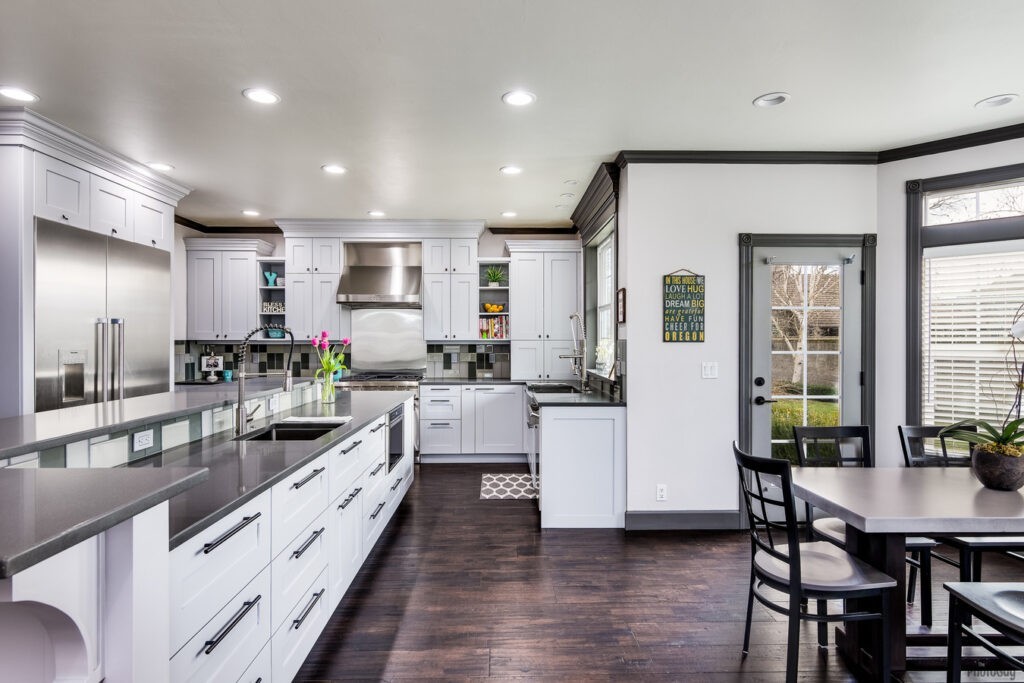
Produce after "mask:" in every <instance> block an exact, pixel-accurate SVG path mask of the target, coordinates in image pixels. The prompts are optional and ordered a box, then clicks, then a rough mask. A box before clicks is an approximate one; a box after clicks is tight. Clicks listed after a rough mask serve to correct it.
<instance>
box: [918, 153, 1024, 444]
mask: <svg viewBox="0 0 1024 683" xmlns="http://www.w3.org/2000/svg"><path fill="white" fill-rule="evenodd" d="M1017 178H1024V164H1012V165H1010V166H999V167H997V168H987V169H983V170H980V171H968V172H966V173H954V174H952V175H944V176H936V177H934V178H922V179H918V180H908V181H907V185H906V190H907V324H906V330H907V368H906V389H907V397H906V416H905V420H906V422H907V424H921V419H922V418H921V357H922V349H921V272H922V268H923V261H924V250H925V248H926V247H946V246H955V245H959V244H976V243H979V242H1002V241H1006V240H1015V239H1024V217H1022V216H1010V217H1007V218H994V219H991V220H985V221H965V222H963V223H946V224H944V225H929V226H926V225H925V224H924V196H925V195H926V194H927V193H929V192H937V191H943V190H955V189H958V188H964V189H968V188H970V187H975V186H978V185H987V184H990V183H999V182H1004V181H1007V180H1014V179H1017Z"/></svg>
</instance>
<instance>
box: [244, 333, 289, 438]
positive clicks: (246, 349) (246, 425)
mask: <svg viewBox="0 0 1024 683" xmlns="http://www.w3.org/2000/svg"><path fill="white" fill-rule="evenodd" d="M265 330H282V331H284V332H287V333H288V337H289V338H290V339H291V345H290V346H289V347H288V364H287V365H285V368H284V370H283V371H282V372H269V371H268V372H262V373H261V372H257V373H256V374H254V375H253V377H272V376H273V375H284V386H283V388H284V390H285V391H291V390H292V354H293V353H294V352H295V335H294V334H292V330H291V328H290V327H285V326H284V325H278V324H276V323H267V324H266V325H260V326H259V327H257V328H256V329H255V330H253V331H252V332H250V333H249V334H247V335H245V339H244V340H243V341H242V350H241V351H240V352H239V354H238V372H237V375H236V376H237V377H238V412H237V414H236V416H235V434H236V435H238V436H241V435H242V434H245V432H246V430H248V428H249V416H248V415H247V414H246V409H245V377H246V373H245V359H246V357H247V356H248V355H249V339H251V338H252V336H253V335H254V334H256V333H257V332H263V331H265ZM255 412H256V411H255V410H254V411H253V413H255Z"/></svg>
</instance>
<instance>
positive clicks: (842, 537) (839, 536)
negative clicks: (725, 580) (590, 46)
mask: <svg viewBox="0 0 1024 683" xmlns="http://www.w3.org/2000/svg"><path fill="white" fill-rule="evenodd" d="M812 526H813V527H814V530H815V531H817V532H818V533H819V534H820V535H821V536H824V537H825V538H826V539H827V540H829V541H831V542H832V543H835V544H836V545H838V546H839V547H841V548H845V547H846V522H844V521H843V520H841V519H839V518H838V517H821V518H819V519H816V520H814V522H813V523H812ZM1021 540H1022V541H1024V538H1022V539H1021ZM937 545H938V543H937V542H936V541H934V540H932V539H930V538H925V537H924V536H908V537H907V550H930V549H932V548H934V547H935V546H937Z"/></svg>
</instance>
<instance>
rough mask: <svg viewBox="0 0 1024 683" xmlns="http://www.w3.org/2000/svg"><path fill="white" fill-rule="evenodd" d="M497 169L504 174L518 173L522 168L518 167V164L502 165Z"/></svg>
mask: <svg viewBox="0 0 1024 683" xmlns="http://www.w3.org/2000/svg"><path fill="white" fill-rule="evenodd" d="M498 170H499V171H501V172H502V174H504V175H519V174H520V173H522V172H523V169H521V168H519V167H518V166H502V167H501V168H499V169H498Z"/></svg>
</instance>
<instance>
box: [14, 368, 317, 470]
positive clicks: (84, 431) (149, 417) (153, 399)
mask: <svg viewBox="0 0 1024 683" xmlns="http://www.w3.org/2000/svg"><path fill="white" fill-rule="evenodd" d="M309 381H311V380H304V381H302V380H300V381H296V382H295V383H294V386H300V385H302V384H307V383H308V382H309ZM280 390H281V381H280V380H279V379H278V380H274V381H270V382H268V381H267V380H266V379H255V378H254V379H252V380H247V381H246V390H245V397H246V398H247V399H248V398H255V397H258V396H261V395H264V394H267V393H271V392H275V391H280ZM237 400H238V385H237V384H236V383H234V382H218V383H217V384H214V385H212V386H178V387H177V391H171V392H166V393H162V394H150V395H149V396H138V397H135V398H126V399H124V400H123V401H109V402H107V403H94V404H91V405H85V406H75V407H74V408H61V409H59V410H48V411H46V412H43V413H33V414H30V415H19V416H16V417H5V418H2V419H0V459H3V458H10V457H13V456H16V455H22V454H23V453H31V452H32V451H37V450H44V449H46V448H51V447H53V446H59V445H61V444H66V443H71V442H72V441H79V440H81V439H87V438H90V437H93V436H100V435H103V434H109V433H110V432H111V431H115V430H123V429H131V428H132V427H137V426H141V425H144V424H146V423H147V422H152V421H154V420H166V419H170V418H174V417H178V416H180V415H188V414H190V413H196V412H200V411H203V410H208V409H210V408H219V407H221V406H225V405H228V404H231V403H234V402H236V401H237Z"/></svg>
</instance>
